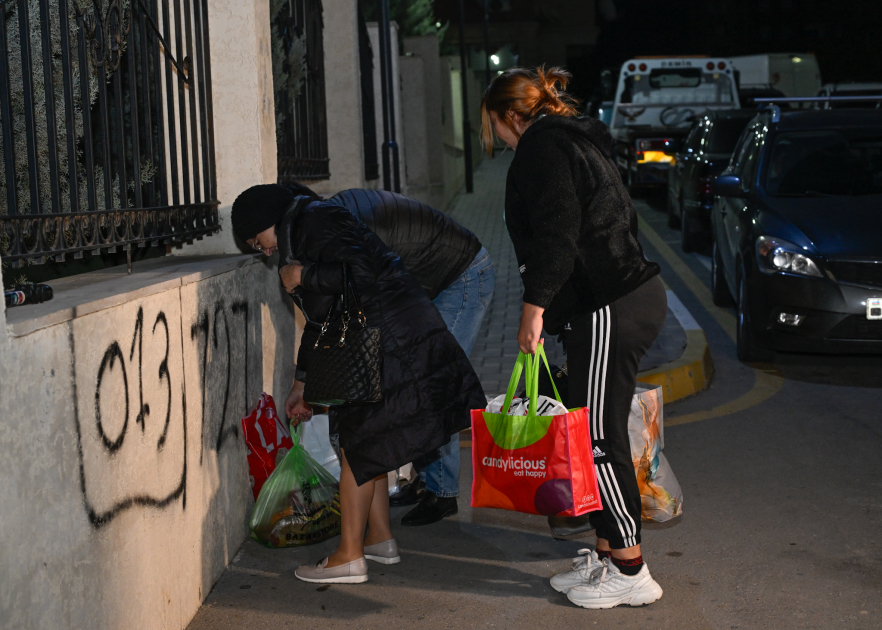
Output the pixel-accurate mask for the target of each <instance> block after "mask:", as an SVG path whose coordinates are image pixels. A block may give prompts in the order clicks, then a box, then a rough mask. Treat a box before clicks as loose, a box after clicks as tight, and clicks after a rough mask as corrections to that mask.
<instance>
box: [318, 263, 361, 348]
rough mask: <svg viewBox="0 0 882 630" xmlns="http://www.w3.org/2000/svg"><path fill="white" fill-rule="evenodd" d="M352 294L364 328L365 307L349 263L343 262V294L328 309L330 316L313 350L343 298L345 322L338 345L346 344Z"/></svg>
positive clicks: (357, 317) (343, 319) (359, 320)
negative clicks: (356, 288) (350, 274)
mask: <svg viewBox="0 0 882 630" xmlns="http://www.w3.org/2000/svg"><path fill="white" fill-rule="evenodd" d="M350 294H351V296H352V297H353V298H355V306H356V308H357V309H358V310H357V315H356V319H357V320H358V323H359V324H361V327H362V328H366V327H367V317H366V316H365V314H364V309H362V307H361V300H360V299H359V297H358V291H356V290H355V287H354V286H353V285H352V280H351V279H350V277H349V264H348V263H343V294H342V295H341V296H340V299H337V300H335V301H334V303H333V304H331V308H330V310H329V311H328V316H327V317H325V322H324V323H323V324H322V330H321V332H320V333H319V336H318V339H316V340H315V345H314V346H313V347H312V349H313V350H315V349H317V348H318V347H319V343H320V342H321V340H322V337H323V336H324V334H325V333H326V332H327V331H328V326H329V325H330V323H331V315H332V314H333V312H334V308H335V307H336V306H337V304H339V303H340V301H341V299H342V302H343V317H342V318H341V320H342V322H343V326H342V332H341V334H340V340H339V341H338V342H337V345H338V346H340V347H341V348H342V347H343V346H345V345H346V332H347V331H348V330H349V321H350V319H351V317H350V315H349V306H350V305H349V297H350Z"/></svg>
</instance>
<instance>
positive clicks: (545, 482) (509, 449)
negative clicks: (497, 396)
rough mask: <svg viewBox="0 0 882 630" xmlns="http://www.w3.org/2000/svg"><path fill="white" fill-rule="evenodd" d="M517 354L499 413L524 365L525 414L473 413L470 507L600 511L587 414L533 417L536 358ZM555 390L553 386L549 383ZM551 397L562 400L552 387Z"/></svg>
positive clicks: (507, 406) (572, 412) (577, 513)
mask: <svg viewBox="0 0 882 630" xmlns="http://www.w3.org/2000/svg"><path fill="white" fill-rule="evenodd" d="M536 352H537V355H536V358H535V359H534V358H533V357H531V356H529V355H524V354H523V353H520V354H519V355H518V360H517V363H515V369H514V372H513V373H512V377H511V381H510V382H509V385H508V393H507V394H506V399H505V402H504V404H503V406H502V409H504V410H509V409H510V408H511V402H512V399H513V397H514V392H515V389H516V388H517V386H518V381H519V380H520V377H521V371H522V370H523V368H524V366H525V364H526V380H527V396H528V398H529V406H528V412H527V415H505V414H499V413H490V412H488V411H485V410H483V409H476V410H473V411H472V467H473V471H474V476H473V479H472V507H493V508H501V509H503V510H512V511H514V512H523V513H526V514H542V515H545V516H580V515H582V514H585V513H586V512H591V511H594V510H600V509H602V508H601V503H600V491H599V489H598V487H597V477H596V475H595V472H594V457H593V456H592V454H591V438H590V435H589V424H588V409H586V408H584V407H583V408H580V409H572V410H570V411H569V412H568V413H566V414H561V415H556V416H537V415H536V404H537V400H538V393H539V386H538V382H539V357H540V356H541V357H542V360H543V361H545V366H546V368H547V367H548V362H547V360H545V352H544V350H543V348H542V346H541V345H539V346H538V348H537V350H536ZM552 385H553V381H552ZM555 396H556V397H557V400H558V401H560V395H559V394H558V393H557V388H555Z"/></svg>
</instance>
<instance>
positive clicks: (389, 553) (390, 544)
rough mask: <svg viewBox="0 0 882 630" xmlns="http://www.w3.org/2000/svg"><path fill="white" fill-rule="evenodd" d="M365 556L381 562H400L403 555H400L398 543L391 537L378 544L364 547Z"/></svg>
mask: <svg viewBox="0 0 882 630" xmlns="http://www.w3.org/2000/svg"><path fill="white" fill-rule="evenodd" d="M364 557H365V558H367V559H368V560H373V561H374V562H379V563H380V564H398V563H399V562H401V556H399V555H398V543H397V542H395V539H394V538H390V539H389V540H386V541H384V542H380V543H377V544H376V545H368V546H366V547H365V548H364Z"/></svg>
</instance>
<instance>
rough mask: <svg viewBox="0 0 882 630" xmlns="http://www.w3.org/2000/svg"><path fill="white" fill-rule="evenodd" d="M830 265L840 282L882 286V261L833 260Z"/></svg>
mask: <svg viewBox="0 0 882 630" xmlns="http://www.w3.org/2000/svg"><path fill="white" fill-rule="evenodd" d="M829 265H830V269H832V270H833V274H834V275H835V276H836V279H837V280H839V281H840V282H846V283H849V284H860V285H864V286H868V287H882V262H875V261H860V262H859V261H850V260H832V261H830V262H829Z"/></svg>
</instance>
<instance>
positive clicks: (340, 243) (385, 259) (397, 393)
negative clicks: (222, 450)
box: [232, 184, 486, 583]
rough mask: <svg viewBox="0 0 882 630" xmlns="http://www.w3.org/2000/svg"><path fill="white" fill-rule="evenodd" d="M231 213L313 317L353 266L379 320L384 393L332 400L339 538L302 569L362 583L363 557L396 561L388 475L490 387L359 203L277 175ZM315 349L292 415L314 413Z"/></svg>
mask: <svg viewBox="0 0 882 630" xmlns="http://www.w3.org/2000/svg"><path fill="white" fill-rule="evenodd" d="M232 221H233V229H234V231H235V233H236V236H238V237H239V238H240V239H241V240H243V241H245V242H247V243H249V244H251V245H253V246H255V247H257V248H258V249H260V250H261V251H263V252H264V253H266V254H267V255H269V254H272V253H273V252H274V251H276V249H278V250H279V267H280V270H279V272H280V276H281V278H282V282H283V284H284V285H285V288H286V290H288V292H289V293H292V294H293V296H294V298H295V302H296V303H297V304H298V306H300V308H301V310H302V311H303V314H304V315H305V317H306V319H307V321H308V322H313V323H319V324H320V323H321V322H322V321H323V320H324V319H325V317H327V314H328V310H329V309H330V307H331V305H332V304H333V303H334V301H335V300H336V296H338V295H340V294H341V293H342V291H343V264H344V263H346V264H348V266H349V268H350V270H351V279H352V282H353V284H354V285H355V289H356V290H357V291H358V294H359V297H360V299H361V304H362V307H363V309H364V312H365V315H366V317H367V323H368V326H371V327H378V328H379V329H380V338H381V343H382V383H381V388H382V392H383V398H382V400H381V401H380V402H377V403H371V404H362V405H353V406H338V407H332V408H331V413H332V414H335V415H336V421H337V422H338V424H339V427H340V447H341V450H342V453H343V461H342V462H341V464H342V474H341V479H340V502H341V508H342V519H343V520H342V537H341V542H340V547H339V548H338V549H337V551H336V552H335V553H334V554H332V555H331V556H330V557H329V558H326V559H325V560H323V561H322V562H320V563H319V564H318V565H316V566H315V567H301V568H300V569H298V570H297V573H296V574H297V577H298V578H300V579H303V580H306V581H312V582H349V583H352V582H362V581H365V580H366V579H367V565H366V563H365V556H366V557H367V558H369V559H374V560H378V561H380V562H384V563H385V564H390V563H392V562H397V561H398V552H397V546H396V545H395V541H394V539H392V536H391V531H390V529H389V494H388V486H387V483H386V473H387V472H388V471H390V470H394V469H396V468H398V467H400V466H403V465H404V464H406V463H408V462H411V461H413V460H415V459H417V458H418V457H420V456H422V455H426V454H427V453H430V452H431V451H433V450H435V449H437V448H439V447H441V446H443V445H445V444H447V443H448V441H449V440H450V436H451V435H452V434H453V433H454V432H457V431H460V430H462V429H464V428H466V427H468V426H469V411H470V409H478V408H483V407H484V406H485V405H486V399H485V397H484V392H483V390H482V389H481V385H480V383H479V381H478V377H477V375H476V374H475V372H474V370H473V369H472V366H471V363H469V360H468V358H467V357H466V355H465V353H464V352H463V350H462V348H461V347H460V346H459V344H458V343H457V342H456V339H455V338H454V337H453V335H452V334H451V333H450V332H449V331H448V330H447V327H446V326H445V324H444V320H443V319H442V318H441V315H440V314H439V313H438V310H437V309H436V308H435V306H434V305H433V304H432V302H431V301H430V300H429V298H428V297H427V296H426V293H425V291H424V290H423V289H422V287H421V286H420V285H419V283H418V282H417V280H416V279H415V278H414V277H413V276H411V275H410V274H409V273H408V272H407V270H406V269H405V268H404V266H403V265H402V263H401V259H400V258H399V257H398V256H397V255H396V254H394V253H392V252H390V251H389V250H388V248H387V247H386V246H385V245H384V244H383V242H382V241H381V240H380V239H379V238H378V237H377V236H376V235H375V234H374V233H373V232H371V231H370V230H369V229H368V228H367V227H366V226H365V225H364V224H363V223H362V222H361V221H359V220H358V219H357V218H356V217H355V216H354V215H353V214H352V213H351V212H349V211H348V210H346V209H345V208H342V207H340V206H339V205H336V204H333V203H327V202H321V201H314V200H313V199H310V198H308V197H296V198H295V197H294V196H293V195H292V194H291V193H290V192H289V191H288V190H287V189H285V188H283V187H282V186H278V185H275V184H269V185H263V186H254V187H252V188H250V189H248V190H246V191H245V192H243V193H242V194H241V195H240V196H239V198H237V199H236V202H235V203H234V204H233V212H232ZM339 316H340V314H339V313H336V314H335V315H334V317H336V318H339ZM307 325H308V326H309V325H310V324H307ZM311 349H312V348H311V347H310V344H308V343H307V344H301V347H300V350H299V353H298V364H297V382H295V384H294V389H293V391H292V394H291V396H289V400H288V401H287V402H286V411H287V412H288V413H289V415H291V416H293V420H292V421H293V422H294V423H297V422H299V419H302V417H303V416H308V414H309V406H308V404H307V403H305V402H303V400H302V391H303V384H304V383H303V381H304V379H306V378H309V376H308V373H309V355H310V351H311ZM298 391H299V392H301V394H299V395H298ZM368 514H370V522H369V524H370V531H369V532H368V535H367V538H365V526H366V524H367V523H368Z"/></svg>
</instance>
